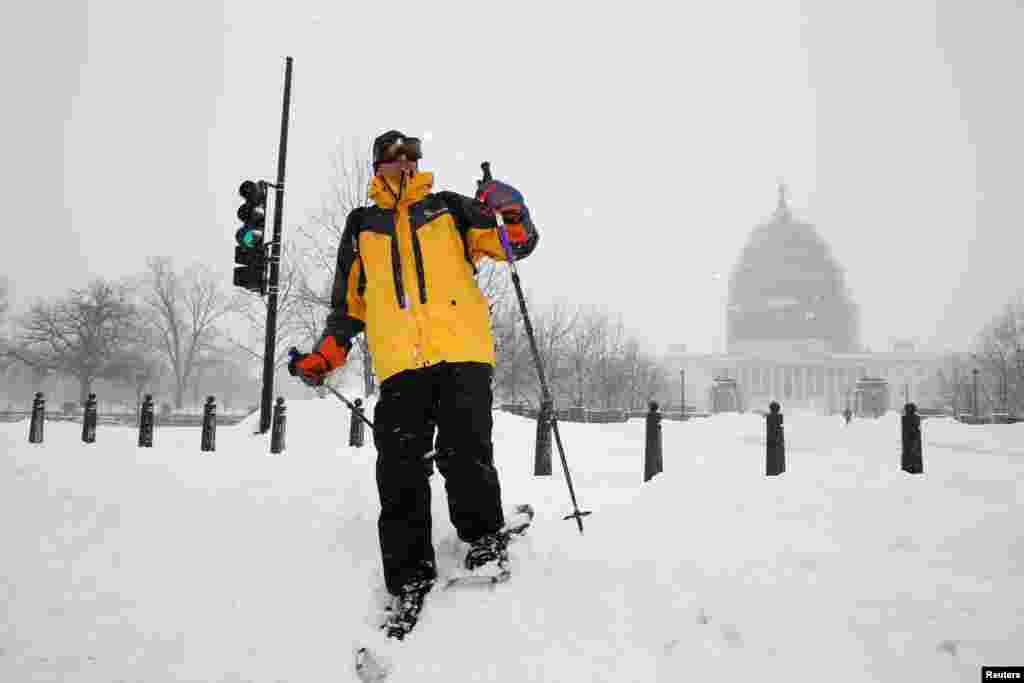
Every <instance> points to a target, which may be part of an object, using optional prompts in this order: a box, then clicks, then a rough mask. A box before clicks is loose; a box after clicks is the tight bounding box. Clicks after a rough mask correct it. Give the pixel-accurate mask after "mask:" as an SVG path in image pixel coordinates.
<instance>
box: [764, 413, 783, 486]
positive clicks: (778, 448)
mask: <svg viewBox="0 0 1024 683" xmlns="http://www.w3.org/2000/svg"><path fill="white" fill-rule="evenodd" d="M768 410H769V413H768V415H766V416H765V417H766V422H767V425H768V433H767V436H766V439H765V442H766V443H767V451H768V453H767V458H766V462H765V474H766V475H767V476H769V477H775V476H778V475H780V474H782V473H783V472H785V471H786V439H785V435H784V434H783V431H782V413H781V412H779V411H780V406H779V404H778V403H777V402H776V401H772V402H771V404H769V406H768Z"/></svg>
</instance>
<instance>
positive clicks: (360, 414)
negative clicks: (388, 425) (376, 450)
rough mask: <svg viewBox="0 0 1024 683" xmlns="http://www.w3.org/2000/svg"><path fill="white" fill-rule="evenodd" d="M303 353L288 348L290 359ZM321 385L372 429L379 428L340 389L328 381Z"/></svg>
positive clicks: (293, 348)
mask: <svg viewBox="0 0 1024 683" xmlns="http://www.w3.org/2000/svg"><path fill="white" fill-rule="evenodd" d="M301 355H302V354H301V353H300V352H299V350H298V349H297V348H295V347H294V346H293V347H291V348H290V349H288V360H293V359H294V358H295V357H296V356H301ZM320 386H322V387H327V388H328V389H329V390H330V392H331V393H332V394H334V395H335V396H337V397H338V399H339V400H340V401H341V402H342V403H344V404H345V405H347V406H348V409H349V410H351V411H352V412H353V413H355V414H356V416H358V417H359V419H360V420H362V421H363V422H365V423H366V424H368V425H370V429H373V430H376V429H377V428H376V427H374V426H373V423H372V422H370V421H369V420H368V419H366V416H365V415H363V411H361V410H359V409H357V408H356V406H355V404H353V403H351V402H350V401H349V400H348V399H347V398H345V397H344V396H342V395H341V392H340V391H338V390H337V389H335V388H334V387H332V386H331V385H330V384H326V383H323V382H321V383H320Z"/></svg>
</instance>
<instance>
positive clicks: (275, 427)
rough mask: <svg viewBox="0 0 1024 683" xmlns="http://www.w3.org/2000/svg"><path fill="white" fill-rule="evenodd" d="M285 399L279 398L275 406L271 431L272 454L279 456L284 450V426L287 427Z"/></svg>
mask: <svg viewBox="0 0 1024 683" xmlns="http://www.w3.org/2000/svg"><path fill="white" fill-rule="evenodd" d="M285 410H286V409H285V407H284V397H283V396H278V397H277V403H275V404H274V418H273V422H272V426H271V429H270V452H271V453H273V454H275V455H276V454H278V453H280V452H281V451H283V450H284V425H285Z"/></svg>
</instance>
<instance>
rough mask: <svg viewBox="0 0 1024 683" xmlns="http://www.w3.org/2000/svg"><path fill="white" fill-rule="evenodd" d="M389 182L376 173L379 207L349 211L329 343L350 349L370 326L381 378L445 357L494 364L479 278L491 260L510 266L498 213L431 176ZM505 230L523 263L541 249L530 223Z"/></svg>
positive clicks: (329, 319)
mask: <svg viewBox="0 0 1024 683" xmlns="http://www.w3.org/2000/svg"><path fill="white" fill-rule="evenodd" d="M386 182H387V181H385V180H384V178H382V177H381V176H376V177H374V179H373V183H372V186H371V188H370V198H371V199H372V200H373V201H374V204H375V205H374V206H369V207H363V208H357V209H354V210H353V211H352V212H351V213H349V216H348V220H347V221H346V224H345V230H344V232H343V233H342V238H341V244H340V245H339V247H338V262H337V267H336V270H335V274H334V286H333V291H332V295H331V311H330V313H329V315H328V317H327V324H326V326H325V329H324V335H323V337H324V339H326V337H328V336H333V337H334V338H335V340H336V341H337V343H338V344H340V345H341V346H343V347H344V348H345V351H346V352H348V351H350V350H351V347H352V338H353V337H355V336H356V335H357V334H359V333H360V332H363V331H364V330H365V332H366V335H367V339H368V341H369V346H370V353H371V354H372V355H373V365H374V371H375V373H376V376H377V381H378V382H383V381H384V380H386V379H387V378H389V377H391V376H392V375H395V374H397V373H399V372H402V371H403V370H408V369H412V368H422V367H427V366H430V365H434V364H436V363H440V362H442V361H448V362H459V361H477V362H481V363H489V364H490V365H492V366H493V365H494V363H495V355H494V338H493V336H492V334H491V321H490V314H489V310H488V302H487V299H486V297H485V296H484V295H483V293H482V292H481V291H480V288H479V286H478V285H477V282H476V278H475V277H474V276H475V274H476V265H475V264H476V263H477V262H478V261H479V260H480V259H481V258H483V257H484V256H489V257H491V258H492V259H495V260H501V261H504V260H506V257H505V253H504V250H503V249H502V246H501V240H500V238H499V235H498V231H497V230H496V228H497V223H496V221H495V218H494V215H493V214H492V213H491V212H490V211H489V210H488V209H487V208H486V207H485V206H484V205H483V204H482V203H480V202H478V201H477V200H475V199H473V198H471V197H466V196H463V195H460V194H457V193H455V192H436V193H435V192H432V191H431V190H432V188H433V184H434V176H433V174H432V173H425V172H420V173H416V174H415V175H413V176H412V177H411V178H410V179H409V180H408V182H407V183H402V186H400V187H397V188H395V187H391V186H390V185H389V184H386ZM396 205H397V206H396ZM507 234H508V237H509V243H510V246H511V251H512V255H513V258H514V259H515V260H517V261H518V260H520V259H522V258H525V257H526V256H528V255H529V254H530V253H531V252H532V251H533V249H534V247H536V245H537V240H538V234H537V231H536V229H535V228H534V226H533V224H532V222H531V221H530V220H529V219H527V220H526V221H524V222H523V223H521V224H515V225H508V226H507ZM321 343H322V342H321Z"/></svg>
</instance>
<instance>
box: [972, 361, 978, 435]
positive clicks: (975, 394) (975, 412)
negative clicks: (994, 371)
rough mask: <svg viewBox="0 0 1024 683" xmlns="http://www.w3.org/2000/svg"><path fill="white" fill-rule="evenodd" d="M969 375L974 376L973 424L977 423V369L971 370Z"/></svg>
mask: <svg viewBox="0 0 1024 683" xmlns="http://www.w3.org/2000/svg"><path fill="white" fill-rule="evenodd" d="M971 375H973V376H974V422H975V424H977V422H978V368H974V369H973V370H971Z"/></svg>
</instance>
